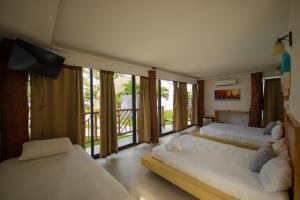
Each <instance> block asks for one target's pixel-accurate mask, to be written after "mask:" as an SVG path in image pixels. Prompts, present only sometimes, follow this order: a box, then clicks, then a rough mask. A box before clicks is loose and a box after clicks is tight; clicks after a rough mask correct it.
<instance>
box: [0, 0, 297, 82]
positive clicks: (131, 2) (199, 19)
mask: <svg viewBox="0 0 300 200" xmlns="http://www.w3.org/2000/svg"><path fill="white" fill-rule="evenodd" d="M59 1H60V3H58V2H59ZM20 2H21V1H19V0H1V1H0V11H1V12H0V37H6V36H10V37H11V36H14V37H22V38H25V39H31V40H32V41H36V42H40V43H44V44H49V43H50V42H51V41H52V42H55V43H59V44H63V45H67V46H71V47H74V48H77V49H83V50H86V51H90V52H94V53H98V54H104V55H107V56H111V57H116V58H120V59H121V60H127V61H130V62H133V63H139V64H142V65H145V66H150V67H152V66H153V67H157V68H161V69H166V70H169V71H174V72H177V73H182V74H187V75H189V76H193V77H207V76H216V75H224V74H233V73H242V72H253V71H259V70H264V69H266V68H268V67H270V66H274V65H277V63H279V59H278V58H274V57H272V55H271V51H272V47H273V44H274V42H275V40H276V38H277V37H279V36H282V35H285V34H286V33H287V32H288V18H289V17H288V16H289V10H290V4H291V0H226V1H224V0H126V1H124V0H86V1H83V0H55V1H53V0H51V1H50V0H49V1H40V0H26V1H24V2H23V1H22V2H23V3H22V4H20ZM25 2H26V3H25ZM58 4H59V6H58ZM57 6H58V9H57ZM56 12H57V16H56ZM52 33H53V35H52Z"/></svg>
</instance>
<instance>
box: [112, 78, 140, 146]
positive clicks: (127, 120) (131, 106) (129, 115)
mask: <svg viewBox="0 0 300 200" xmlns="http://www.w3.org/2000/svg"><path fill="white" fill-rule="evenodd" d="M114 82H115V92H116V117H117V135H118V147H119V148H121V149H122V148H125V147H128V146H132V145H134V144H136V82H135V76H132V75H128V74H119V73H115V76H114Z"/></svg>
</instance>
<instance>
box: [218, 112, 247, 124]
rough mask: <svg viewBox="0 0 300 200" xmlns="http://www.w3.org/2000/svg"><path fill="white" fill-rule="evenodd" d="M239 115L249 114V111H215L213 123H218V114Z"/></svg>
mask: <svg viewBox="0 0 300 200" xmlns="http://www.w3.org/2000/svg"><path fill="white" fill-rule="evenodd" d="M220 112H223V113H224V112H225V113H241V114H249V113H250V112H249V111H244V110H215V122H219V113H220Z"/></svg>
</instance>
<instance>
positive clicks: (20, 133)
mask: <svg viewBox="0 0 300 200" xmlns="http://www.w3.org/2000/svg"><path fill="white" fill-rule="evenodd" d="M14 44H15V41H14V40H3V41H2V42H1V48H0V161H3V160H6V159H9V158H13V157H16V156H19V155H20V154H21V151H22V145H23V143H24V142H26V141H28V110H29V108H28V99H27V74H26V73H23V72H17V71H12V70H9V69H7V68H6V67H7V63H8V60H9V57H10V54H11V51H12V48H13V47H14Z"/></svg>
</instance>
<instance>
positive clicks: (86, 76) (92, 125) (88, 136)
mask: <svg viewBox="0 0 300 200" xmlns="http://www.w3.org/2000/svg"><path fill="white" fill-rule="evenodd" d="M137 78H139V77H137ZM135 79H136V77H135V76H132V75H127V74H118V73H115V74H114V84H115V95H116V127H117V130H116V134H117V137H118V147H119V149H122V148H126V147H129V146H131V145H134V144H136V143H137V142H136V141H137V139H136V115H137V113H136V112H137V109H135V108H136V104H137V103H138V102H137V101H136V99H138V96H137V94H138V92H139V85H137V86H136V80H135ZM138 80H139V79H138ZM100 84H101V81H100V70H92V69H87V68H84V69H83V95H84V109H85V149H86V151H87V152H88V153H89V154H90V155H91V156H93V157H95V156H96V157H97V156H98V155H99V153H100V134H101V133H100V115H101V108H100ZM136 88H137V90H136ZM91 94H93V95H91Z"/></svg>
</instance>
